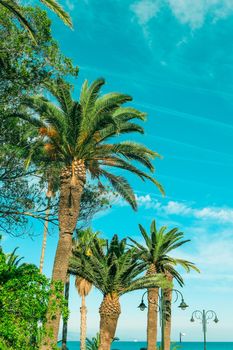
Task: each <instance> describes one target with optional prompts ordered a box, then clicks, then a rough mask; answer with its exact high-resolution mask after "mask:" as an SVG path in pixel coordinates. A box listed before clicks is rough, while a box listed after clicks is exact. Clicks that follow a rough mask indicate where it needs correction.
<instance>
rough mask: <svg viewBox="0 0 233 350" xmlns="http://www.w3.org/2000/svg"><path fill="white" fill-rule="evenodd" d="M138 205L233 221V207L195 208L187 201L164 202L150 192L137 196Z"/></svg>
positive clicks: (222, 220) (210, 218)
mask: <svg viewBox="0 0 233 350" xmlns="http://www.w3.org/2000/svg"><path fill="white" fill-rule="evenodd" d="M137 202H138V205H140V206H143V207H145V208H146V209H156V210H157V211H158V212H159V213H161V214H166V215H179V216H185V217H191V218H195V219H201V220H211V221H218V222H222V223H233V208H228V207H224V208H220V207H214V206H213V207H211V206H209V207H203V208H195V207H194V206H192V205H188V204H186V203H185V202H179V201H172V200H170V201H168V202H167V204H162V203H161V202H160V201H159V200H157V199H154V198H152V197H151V196H150V195H149V194H147V195H145V196H143V195H142V196H137Z"/></svg>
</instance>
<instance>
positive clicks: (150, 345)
mask: <svg viewBox="0 0 233 350" xmlns="http://www.w3.org/2000/svg"><path fill="white" fill-rule="evenodd" d="M158 295H159V289H158V288H150V289H148V314H147V349H148V350H156V349H157V346H156V343H157V327H158V306H157V305H156V304H157V303H158Z"/></svg>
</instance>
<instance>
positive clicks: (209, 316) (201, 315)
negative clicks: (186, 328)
mask: <svg viewBox="0 0 233 350" xmlns="http://www.w3.org/2000/svg"><path fill="white" fill-rule="evenodd" d="M195 318H196V319H197V320H200V321H201V323H202V331H203V339H204V350H206V334H207V323H208V321H209V320H213V322H215V323H218V321H219V320H218V317H217V315H216V312H215V311H213V310H208V311H206V310H203V311H200V310H195V311H193V313H192V316H191V319H190V321H191V322H194V321H195Z"/></svg>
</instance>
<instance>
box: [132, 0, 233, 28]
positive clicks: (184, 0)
mask: <svg viewBox="0 0 233 350" xmlns="http://www.w3.org/2000/svg"><path fill="white" fill-rule="evenodd" d="M162 6H169V7H170V9H171V11H172V13H173V15H174V16H175V17H176V18H177V19H178V21H179V22H180V23H183V24H188V25H189V26H190V27H191V28H193V29H196V28H200V27H201V26H202V25H203V24H204V22H205V20H206V18H207V17H208V16H210V17H211V18H212V21H213V22H216V21H218V20H219V19H221V18H225V17H227V16H230V15H232V14H233V0H195V1H194V0H161V1H158V0H140V1H137V2H135V3H134V4H133V5H131V10H132V11H133V12H134V14H135V16H136V17H137V19H138V22H139V23H140V24H141V25H145V24H147V23H148V22H149V21H150V20H151V19H152V18H153V17H156V16H157V14H158V12H159V11H160V9H161V7H162Z"/></svg>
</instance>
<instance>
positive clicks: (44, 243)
mask: <svg viewBox="0 0 233 350" xmlns="http://www.w3.org/2000/svg"><path fill="white" fill-rule="evenodd" d="M49 215H50V198H48V201H47V209H46V212H45V223H44V233H43V242H42V249H41V256H40V273H42V272H43V267H44V257H45V249H46V244H47V236H48V227H49Z"/></svg>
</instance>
